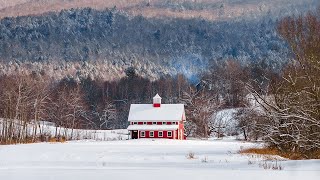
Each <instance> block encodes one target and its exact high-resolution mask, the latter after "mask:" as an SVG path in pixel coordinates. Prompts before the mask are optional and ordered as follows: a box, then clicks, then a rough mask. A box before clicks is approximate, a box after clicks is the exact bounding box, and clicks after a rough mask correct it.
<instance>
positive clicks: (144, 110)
mask: <svg viewBox="0 0 320 180" xmlns="http://www.w3.org/2000/svg"><path fill="white" fill-rule="evenodd" d="M181 120H185V113H184V104H161V107H153V105H152V104H131V106H130V112H129V118H128V121H181Z"/></svg>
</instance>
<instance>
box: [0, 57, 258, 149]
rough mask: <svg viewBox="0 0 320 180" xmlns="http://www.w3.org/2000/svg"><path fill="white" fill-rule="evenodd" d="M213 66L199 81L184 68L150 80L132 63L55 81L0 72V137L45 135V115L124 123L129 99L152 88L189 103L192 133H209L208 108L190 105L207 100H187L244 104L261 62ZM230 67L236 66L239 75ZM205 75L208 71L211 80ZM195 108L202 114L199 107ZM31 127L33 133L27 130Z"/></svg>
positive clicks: (71, 122) (99, 124) (104, 125)
mask: <svg viewBox="0 0 320 180" xmlns="http://www.w3.org/2000/svg"><path fill="white" fill-rule="evenodd" d="M215 67H216V68H215V71H214V72H215V74H211V75H206V76H203V77H204V78H203V79H204V80H202V81H200V82H199V83H198V84H192V83H190V81H188V80H187V79H186V77H185V76H184V75H182V74H179V75H177V76H173V77H172V76H163V77H161V78H160V79H158V80H155V81H150V80H149V79H148V78H143V77H140V76H139V75H138V74H137V70H136V69H135V68H133V67H130V68H127V69H126V70H125V74H126V76H125V77H124V78H121V79H120V80H117V81H104V80H98V79H95V80H93V79H90V78H84V79H80V80H79V79H78V80H76V79H74V78H64V79H62V80H60V81H56V80H54V79H52V78H50V77H48V76H47V75H46V74H37V73H34V74H31V75H23V74H21V75H10V76H8V75H3V76H0V87H2V88H1V89H0V102H1V103H0V117H1V118H2V119H1V121H0V127H1V128H0V138H1V142H3V143H12V142H21V143H22V142H25V141H30V138H31V139H32V140H34V141H38V140H39V139H40V140H44V139H46V138H45V136H47V135H45V134H41V132H40V134H41V135H40V136H39V131H40V129H41V128H40V124H41V122H43V121H48V122H52V123H54V125H55V126H56V129H59V128H62V127H65V128H69V129H71V130H73V129H115V128H126V127H127V125H128V122H127V116H128V113H129V107H130V104H132V103H152V97H153V96H154V95H155V94H156V93H159V94H160V95H161V96H162V97H163V103H185V104H186V105H187V106H186V107H187V109H188V110H189V109H190V111H188V114H187V116H188V118H189V119H190V123H193V124H194V125H195V126H196V128H195V129H192V131H193V130H195V132H194V133H193V134H192V135H193V136H196V137H203V136H208V135H210V132H209V131H208V128H207V125H208V124H204V122H205V121H208V120H209V118H210V114H208V117H206V118H207V119H205V121H202V120H201V121H200V120H199V119H198V118H197V117H195V116H194V115H196V114H194V113H192V112H191V109H192V108H194V107H193V105H195V106H196V107H197V108H199V110H201V109H202V107H205V105H203V104H201V103H198V104H193V105H192V106H191V105H190V106H189V104H188V102H189V101H190V100H191V101H192V98H194V97H196V98H201V99H203V97H202V96H200V94H202V92H205V93H206V94H210V99H211V98H212V97H214V98H215V99H214V100H215V102H217V103H218V102H219V106H217V107H215V108H214V110H215V111H217V110H219V109H223V108H226V107H243V106H244V99H245V98H244V97H245V96H246V95H247V91H246V89H245V83H246V82H248V81H247V80H248V79H255V78H258V77H257V74H256V71H257V69H259V70H260V71H263V70H264V67H263V63H262V62H261V63H259V64H251V65H250V66H241V64H240V63H239V62H237V61H235V60H229V61H226V62H224V61H222V62H220V63H218V64H216V65H215ZM251 67H254V68H251ZM230 72H238V73H240V74H243V76H240V75H239V74H238V73H230ZM217 75H218V76H217ZM254 76H255V77H254ZM206 77H210V79H211V81H208V80H207V79H208V78H206ZM244 80H246V81H244ZM240 81H241V82H242V83H240ZM238 83H239V84H238ZM209 87H210V88H209ZM211 95H212V96H211ZM197 113H198V114H201V111H199V112H197ZM30 125H31V127H30ZM30 131H31V132H33V134H31V135H30ZM55 132H57V133H56V134H55V136H56V137H62V136H63V137H64V138H66V139H73V138H74V137H73V136H72V133H71V137H70V135H69V137H65V136H67V135H66V134H63V132H61V133H60V131H57V130H56V131H55ZM30 136H31V137H30Z"/></svg>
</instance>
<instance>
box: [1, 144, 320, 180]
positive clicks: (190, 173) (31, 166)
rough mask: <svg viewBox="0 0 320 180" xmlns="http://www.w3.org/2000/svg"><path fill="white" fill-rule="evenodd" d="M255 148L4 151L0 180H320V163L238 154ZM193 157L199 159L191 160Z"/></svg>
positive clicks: (196, 146)
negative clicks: (266, 166)
mask: <svg viewBox="0 0 320 180" xmlns="http://www.w3.org/2000/svg"><path fill="white" fill-rule="evenodd" d="M251 146H256V145H255V144H252V143H242V142H239V141H235V140H210V141H200V140H187V141H179V140H154V141H152V140H127V141H105V142H103V141H102V142H94V141H77V142H67V143H56V144H52V143H38V144H25V145H9V146H0V180H21V179H23V180H37V179H41V180H42V179H45V180H49V179H59V180H64V179H65V180H73V179H75V180H83V179H91V180H95V179H117V180H119V179H120V180H121V179H126V180H128V179H130V180H131V179H152V180H158V179H159V180H163V179H184V180H195V179H197V180H198V179H219V180H221V179H235V178H237V179H259V180H264V179H266V180H270V179H272V180H277V179H279V180H285V179H290V180H295V179H297V180H298V179H299V180H301V179H304V180H313V179H319V178H320V160H307V161H281V162H277V163H278V164H279V163H280V164H281V167H283V168H284V169H283V170H271V169H267V170H265V169H264V168H262V167H259V164H260V165H261V164H262V163H263V161H262V160H261V159H260V158H256V157H250V156H246V155H240V154H238V153H237V151H238V150H239V149H240V148H245V147H251ZM189 152H194V153H195V156H196V157H195V158H194V159H188V158H187V157H186V156H187V154H189ZM205 159H206V162H203V161H205ZM249 161H250V162H251V163H252V164H251V163H249ZM267 163H269V164H275V162H267Z"/></svg>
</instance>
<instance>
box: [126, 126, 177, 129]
mask: <svg viewBox="0 0 320 180" xmlns="http://www.w3.org/2000/svg"><path fill="white" fill-rule="evenodd" d="M178 128H179V125H129V126H128V128H127V129H128V130H177V129H178Z"/></svg>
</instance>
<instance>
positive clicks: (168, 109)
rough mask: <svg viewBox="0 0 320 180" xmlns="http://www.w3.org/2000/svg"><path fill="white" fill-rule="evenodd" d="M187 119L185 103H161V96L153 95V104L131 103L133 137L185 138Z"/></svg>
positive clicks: (130, 130) (130, 129)
mask: <svg viewBox="0 0 320 180" xmlns="http://www.w3.org/2000/svg"><path fill="white" fill-rule="evenodd" d="M185 120H186V116H185V111H184V105H183V104H161V97H160V96H159V95H158V94H157V95H156V96H155V97H153V104H131V106H130V112H129V118H128V121H129V122H130V125H129V127H128V130H129V132H130V135H131V138H132V139H141V138H166V139H185V135H184V122H185Z"/></svg>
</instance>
